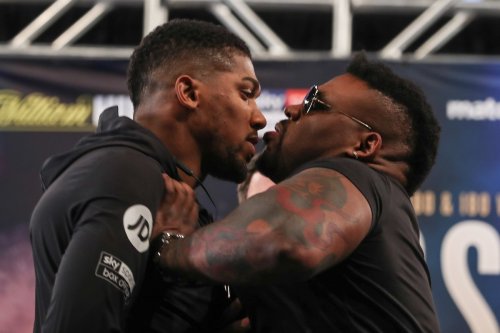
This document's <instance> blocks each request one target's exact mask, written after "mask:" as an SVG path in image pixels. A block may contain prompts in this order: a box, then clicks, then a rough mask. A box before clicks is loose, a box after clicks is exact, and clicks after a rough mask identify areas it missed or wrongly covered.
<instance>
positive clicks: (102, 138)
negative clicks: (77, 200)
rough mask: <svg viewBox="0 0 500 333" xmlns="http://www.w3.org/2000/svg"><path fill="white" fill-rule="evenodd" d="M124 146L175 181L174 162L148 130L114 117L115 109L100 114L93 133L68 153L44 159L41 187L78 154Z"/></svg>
mask: <svg viewBox="0 0 500 333" xmlns="http://www.w3.org/2000/svg"><path fill="white" fill-rule="evenodd" d="M110 146H126V147H130V148H131V149H135V150H138V151H140V152H142V153H144V154H145V155H147V156H150V157H151V158H153V159H155V160H156V161H157V162H158V163H160V164H161V166H162V169H163V171H164V172H166V173H168V174H169V175H170V176H171V177H173V178H175V179H177V180H179V179H180V178H179V175H178V173H177V168H176V166H175V159H174V157H173V156H172V155H171V154H170V152H169V151H168V150H167V148H166V147H165V146H164V145H163V144H162V143H161V142H160V140H159V139H158V138H157V137H156V136H155V135H154V134H153V133H152V132H151V131H149V130H148V129H146V128H144V127H142V126H140V125H139V124H138V123H136V122H135V121H134V120H132V119H130V118H128V117H120V116H118V107H117V106H113V107H110V108H108V109H106V110H104V112H103V113H102V114H101V116H100V117H99V123H98V125H97V130H96V132H95V133H94V134H92V135H89V136H86V137H84V138H82V139H81V140H80V141H79V142H78V143H77V144H76V145H75V146H74V147H73V148H72V149H71V150H69V151H67V152H65V153H62V154H59V155H55V156H52V157H50V158H49V159H47V160H46V161H45V162H44V164H43V166H42V170H41V172H40V178H41V181H42V188H43V189H44V190H45V189H47V188H48V187H49V186H50V184H52V183H53V182H54V180H55V179H57V177H58V176H59V175H60V174H61V173H62V172H63V171H64V170H66V168H67V167H68V166H70V165H71V164H72V163H73V162H74V161H76V160H77V159H78V158H80V157H81V156H82V155H84V154H86V153H88V152H90V151H92V150H95V149H99V148H103V147H110Z"/></svg>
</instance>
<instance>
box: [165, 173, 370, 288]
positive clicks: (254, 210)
mask: <svg viewBox="0 0 500 333" xmlns="http://www.w3.org/2000/svg"><path fill="white" fill-rule="evenodd" d="M370 225H371V211H370V208H369V205H368V203H367V202H366V200H365V199H364V198H363V196H362V195H361V193H360V192H359V191H358V190H357V189H356V188H355V187H354V185H352V183H350V182H349V181H348V180H347V179H346V178H345V177H343V176H341V175H340V174H338V173H337V172H335V171H333V170H325V169H315V170H312V169H309V170H306V171H304V172H302V173H301V174H299V175H297V176H295V177H293V178H291V179H289V180H287V181H285V182H283V183H281V184H279V185H276V186H274V187H273V188H272V189H270V190H268V191H266V192H264V193H261V194H259V195H256V196H254V197H252V198H250V199H249V200H247V201H245V202H244V203H243V204H242V205H241V206H239V207H238V208H237V209H236V210H235V211H233V212H232V213H231V214H230V215H229V216H227V217H226V218H225V219H223V220H222V221H218V222H215V223H213V224H211V225H208V226H206V227H203V228H201V229H199V230H198V231H196V232H195V233H193V234H192V235H191V236H189V237H188V238H185V239H181V240H176V241H175V242H172V243H171V244H169V246H167V247H165V248H164V251H163V253H162V260H161V264H162V266H163V267H165V268H166V269H167V270H171V271H173V272H179V273H180V274H183V275H186V276H189V277H193V278H197V279H200V278H202V279H207V280H211V281H216V282H226V283H234V284H245V283H272V282H276V281H299V280H304V279H307V278H309V277H310V276H312V275H314V274H317V273H318V272H321V271H323V270H325V269H326V268H328V267H331V266H333V265H336V264H337V263H338V262H340V261H341V260H343V259H344V258H345V257H346V256H347V255H349V254H350V253H351V252H352V251H353V250H354V249H355V248H356V247H357V246H358V244H359V243H360V242H361V240H362V239H363V238H364V237H365V235H366V234H367V232H368V231H369V228H370Z"/></svg>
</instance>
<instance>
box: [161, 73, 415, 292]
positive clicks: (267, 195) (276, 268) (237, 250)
mask: <svg viewBox="0 0 500 333" xmlns="http://www.w3.org/2000/svg"><path fill="white" fill-rule="evenodd" d="M319 90H320V92H321V96H320V97H321V99H323V100H324V101H325V102H327V103H328V104H330V105H331V106H332V108H331V110H328V111H326V112H323V111H317V112H311V113H309V114H308V115H303V114H302V113H301V110H302V106H300V105H296V106H291V107H288V108H287V109H286V111H285V114H286V116H287V117H288V119H289V121H285V122H282V123H280V124H279V125H278V126H277V131H276V132H272V133H267V134H266V136H265V137H264V139H265V140H266V145H267V146H266V152H265V153H264V158H268V159H269V160H270V161H272V166H273V168H274V169H273V170H271V171H273V172H271V173H270V174H269V176H273V175H275V177H274V178H272V179H273V181H280V180H281V179H280V177H283V175H288V174H289V173H290V172H291V171H292V170H293V169H295V168H296V167H297V166H299V165H301V164H303V163H305V162H307V161H310V160H314V159H320V158H325V157H335V156H343V157H346V156H347V157H352V158H354V155H355V154H354V153H353V152H356V155H357V156H358V159H359V160H360V161H362V162H364V163H366V164H368V165H369V166H370V167H371V168H373V169H376V170H378V171H380V172H383V173H386V174H388V175H390V176H392V177H394V179H396V180H397V181H399V182H400V183H401V184H405V183H406V176H405V174H406V170H407V165H406V163H404V162H403V161H402V160H401V159H400V157H401V156H404V155H405V154H406V153H407V151H408V148H407V147H406V146H405V145H404V144H401V141H402V140H397V139H396V138H397V137H398V135H401V134H400V132H398V131H401V130H400V129H399V128H398V127H397V126H394V125H392V124H391V119H389V118H387V117H388V113H386V112H385V111H384V110H385V108H386V107H387V103H386V102H387V101H385V100H384V98H383V97H382V96H381V95H380V94H379V93H378V92H377V91H375V90H373V89H371V88H369V87H368V86H367V84H366V83H365V82H363V81H361V80H360V79H358V78H356V77H354V76H352V75H350V74H345V75H341V76H339V77H336V78H334V79H332V80H330V81H328V82H327V83H325V84H323V85H321V86H319ZM336 109H337V110H339V111H342V112H343V113H345V114H348V115H349V116H353V117H356V118H358V119H362V120H363V121H364V122H366V123H368V124H370V125H371V127H372V128H373V129H372V130H369V129H367V128H365V127H362V126H360V125H359V124H358V123H356V122H355V121H353V120H352V119H350V118H349V116H346V115H344V114H341V113H339V112H335V110H336ZM383 137H388V138H389V139H388V140H387V142H384V144H382V138H383ZM276 175H279V177H278V176H276ZM371 222H372V213H371V209H370V207H369V205H368V202H367V201H366V199H365V198H364V197H363V195H362V194H361V193H360V191H359V190H358V189H357V188H356V187H355V186H354V185H353V184H352V183H351V182H350V181H349V180H348V179H347V178H346V177H344V176H343V175H342V174H340V173H338V172H336V171H334V170H330V169H323V168H311V169H306V170H305V171H302V172H300V173H298V174H295V175H294V176H292V177H289V178H287V179H285V180H284V181H281V182H279V183H278V184H277V185H275V186H273V187H271V188H270V189H269V190H267V191H265V192H263V193H260V194H258V195H255V196H254V197H252V198H250V199H248V200H247V201H245V202H244V203H243V204H241V205H240V206H239V207H238V208H237V209H236V210H234V211H233V212H232V213H231V214H230V215H228V216H227V217H226V218H224V219H223V220H221V221H218V222H216V223H213V224H211V225H209V226H207V227H204V228H201V229H199V230H197V231H196V232H194V233H193V234H192V235H191V236H190V237H187V238H186V239H183V240H179V241H175V242H173V243H172V244H171V245H170V246H169V247H168V248H165V250H164V251H163V253H162V265H164V266H165V267H167V268H168V269H169V270H173V271H177V272H179V273H181V274H184V275H187V276H190V277H193V278H201V279H207V280H210V281H217V282H228V283H233V284H258V283H272V282H276V281H288V282H291V281H301V280H306V279H308V278H310V277H311V276H314V275H316V274H318V273H320V272H322V271H324V270H325V269H328V268H330V267H332V266H335V265H337V264H338V263H340V262H341V261H342V260H344V259H345V258H346V257H348V256H349V255H350V254H351V253H352V251H354V250H355V249H356V247H357V246H358V245H359V244H360V242H361V241H362V240H363V239H364V237H365V236H366V235H367V233H368V232H369V230H370V227H371Z"/></svg>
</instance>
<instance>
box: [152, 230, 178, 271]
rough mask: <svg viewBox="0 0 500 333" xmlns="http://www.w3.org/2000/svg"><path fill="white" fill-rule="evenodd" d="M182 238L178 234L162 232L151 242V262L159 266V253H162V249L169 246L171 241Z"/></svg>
mask: <svg viewBox="0 0 500 333" xmlns="http://www.w3.org/2000/svg"><path fill="white" fill-rule="evenodd" d="M182 238H184V235H182V234H178V233H175V232H170V231H164V232H162V233H161V235H160V236H158V237H157V238H156V239H155V240H154V241H153V242H152V244H151V245H152V246H151V247H152V248H153V253H152V259H151V260H152V261H153V263H154V264H155V265H156V266H159V264H160V259H161V253H162V252H163V249H164V248H165V247H166V246H167V245H168V244H170V243H171V242H172V241H173V240H176V239H182Z"/></svg>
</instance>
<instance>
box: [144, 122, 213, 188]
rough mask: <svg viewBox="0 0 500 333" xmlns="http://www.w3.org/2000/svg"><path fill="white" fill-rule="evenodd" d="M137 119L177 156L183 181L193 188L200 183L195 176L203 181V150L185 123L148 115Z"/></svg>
mask: <svg viewBox="0 0 500 333" xmlns="http://www.w3.org/2000/svg"><path fill="white" fill-rule="evenodd" d="M136 121H137V122H138V123H139V124H140V125H141V126H143V127H145V128H147V129H149V130H150V131H151V132H153V134H154V135H155V136H156V137H158V139H160V141H161V142H162V143H163V145H164V146H165V147H166V148H167V149H168V150H169V152H170V153H171V154H172V155H173V156H174V157H175V158H176V160H177V161H178V162H179V163H178V164H177V171H178V173H179V176H180V177H181V179H182V181H184V182H185V183H187V184H188V185H189V186H191V187H193V188H194V187H196V185H198V184H197V180H196V179H195V177H196V178H198V179H199V180H200V181H203V178H204V176H203V175H202V174H201V152H200V150H199V146H198V144H197V142H196V140H195V139H194V138H193V136H192V135H191V134H190V133H189V131H188V128H187V126H186V124H185V123H183V122H179V121H177V120H175V119H164V120H161V119H158V118H157V117H147V116H141V117H138V118H137V119H136ZM193 176H194V177H193Z"/></svg>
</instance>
